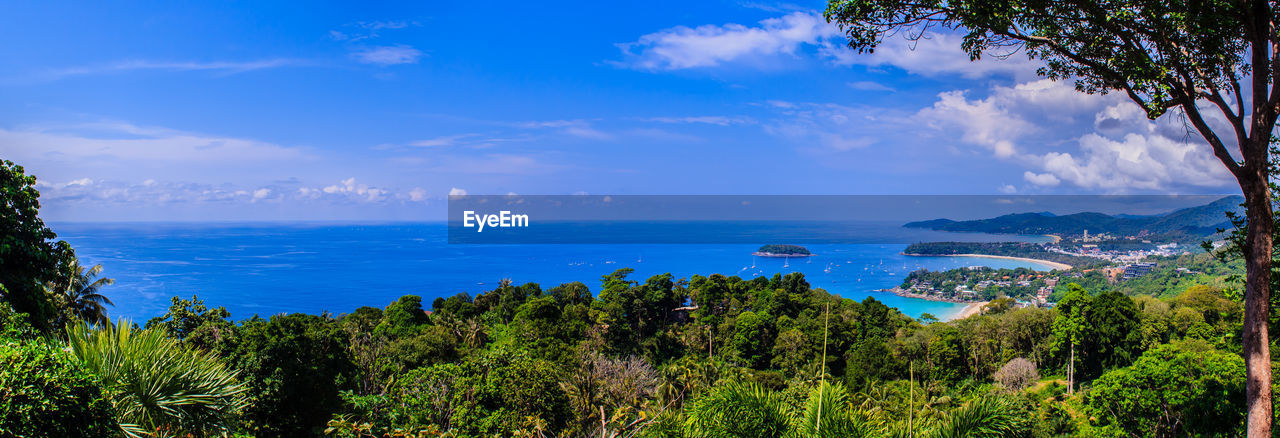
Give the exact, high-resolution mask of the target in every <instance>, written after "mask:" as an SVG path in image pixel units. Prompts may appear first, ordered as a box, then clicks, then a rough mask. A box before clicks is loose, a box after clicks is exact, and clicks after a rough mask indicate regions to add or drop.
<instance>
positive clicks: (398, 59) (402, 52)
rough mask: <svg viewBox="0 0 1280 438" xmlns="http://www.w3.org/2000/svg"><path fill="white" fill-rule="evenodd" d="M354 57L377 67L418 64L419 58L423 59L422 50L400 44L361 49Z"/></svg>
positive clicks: (353, 54)
mask: <svg viewBox="0 0 1280 438" xmlns="http://www.w3.org/2000/svg"><path fill="white" fill-rule="evenodd" d="M352 56H354V57H355V58H356V60H357V61H360V62H362V63H365V64H377V65H384V66H386V65H397V64H416V63H417V62H418V59H419V58H422V56H423V53H422V51H421V50H418V49H415V48H413V47H412V46H408V45H404V44H399V45H394V46H378V47H368V48H364V49H360V50H357V51H355V52H354V53H352Z"/></svg>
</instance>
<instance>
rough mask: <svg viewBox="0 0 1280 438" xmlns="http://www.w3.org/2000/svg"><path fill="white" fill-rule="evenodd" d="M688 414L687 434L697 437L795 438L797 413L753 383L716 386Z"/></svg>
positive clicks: (775, 396)
mask: <svg viewBox="0 0 1280 438" xmlns="http://www.w3.org/2000/svg"><path fill="white" fill-rule="evenodd" d="M685 415H686V420H685V429H686V430H687V431H688V435H689V436H692V437H697V438H721V437H723V438H729V437H741V438H750V437H760V438H771V437H791V436H795V433H794V431H795V429H796V424H795V423H796V421H795V420H796V415H795V412H793V410H792V409H791V407H790V406H788V405H787V403H786V401H785V400H783V399H782V397H781V396H779V395H778V394H777V393H775V392H773V391H770V390H768V389H765V388H763V387H761V386H760V385H756V384H753V383H748V384H743V383H730V384H727V385H723V386H719V387H716V388H714V389H712V390H711V391H710V392H709V393H707V394H706V395H704V396H702V397H699V398H698V399H697V400H695V401H694V402H693V404H692V405H690V406H689V407H688V411H687V412H686V414H685Z"/></svg>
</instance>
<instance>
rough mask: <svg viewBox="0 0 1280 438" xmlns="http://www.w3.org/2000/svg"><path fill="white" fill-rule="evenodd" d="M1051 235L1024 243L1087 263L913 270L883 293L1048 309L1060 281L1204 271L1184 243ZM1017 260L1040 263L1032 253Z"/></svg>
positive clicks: (1111, 281)
mask: <svg viewBox="0 0 1280 438" xmlns="http://www.w3.org/2000/svg"><path fill="white" fill-rule="evenodd" d="M1052 237H1053V239H1052V240H1051V241H1050V242H1049V243H1045V244H1040V245H1028V246H1033V247H1034V246H1039V247H1040V249H1042V250H1043V251H1044V254H1055V255H1059V256H1062V257H1065V258H1067V260H1089V262H1087V263H1080V262H1076V263H1074V264H1067V263H1057V262H1049V261H1048V260H1043V262H1044V263H1045V264H1050V263H1052V264H1051V265H1050V266H1052V269H1050V270H1035V269H1029V268H1017V269H993V268H989V267H984V266H969V267H964V268H959V269H952V270H947V271H929V270H918V271H915V272H912V273H910V274H909V275H908V276H907V277H906V278H904V280H903V282H902V284H901V285H899V286H896V287H894V288H891V289H887V290H885V291H886V292H892V293H894V294H897V295H899V296H903V297H911V298H920V299H928V300H934V301H946V302H955V303H970V304H981V303H987V302H990V301H992V300H996V299H1009V300H1012V301H1013V303H1012V304H1013V306H1015V307H1053V306H1054V304H1055V303H1056V301H1057V299H1058V298H1059V297H1060V296H1061V295H1062V293H1064V290H1063V289H1064V288H1065V285H1066V284H1070V283H1094V284H1104V285H1109V286H1118V285H1121V284H1125V283H1127V282H1131V281H1133V280H1139V279H1142V278H1143V277H1147V276H1150V275H1152V274H1153V273H1158V274H1159V275H1161V276H1177V277H1186V278H1192V277H1195V276H1198V275H1202V274H1204V272H1202V271H1200V270H1197V269H1196V267H1195V265H1196V263H1195V261H1196V260H1202V259H1204V258H1205V257H1207V256H1209V255H1208V254H1206V253H1205V252H1204V251H1201V250H1199V248H1196V250H1194V251H1193V250H1192V248H1191V247H1190V246H1188V245H1180V244H1179V243H1178V242H1153V241H1151V240H1149V239H1145V238H1144V237H1146V236H1120V235H1114V234H1111V233H1097V234H1090V233H1089V232H1088V231H1087V230H1085V231H1084V232H1083V233H1081V234H1080V235H1075V236H1067V237H1066V238H1062V237H1059V236H1052ZM1222 244H1223V242H1222V241H1217V242H1214V243H1213V244H1211V247H1219V246H1221V245H1222ZM931 255H942V254H931ZM957 255H959V254H957ZM976 255H982V254H976ZM1197 255H1198V256H1199V258H1197V257H1196V256H1197ZM1019 258H1021V259H1024V260H1037V261H1040V260H1039V259H1037V258H1035V257H1034V256H1032V257H1019Z"/></svg>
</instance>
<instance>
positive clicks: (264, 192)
mask: <svg viewBox="0 0 1280 438" xmlns="http://www.w3.org/2000/svg"><path fill="white" fill-rule="evenodd" d="M267 196H271V189H268V188H266V187H263V188H260V189H257V190H254V191H253V200H254V201H259V200H262V199H266V198H267Z"/></svg>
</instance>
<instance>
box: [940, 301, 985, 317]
mask: <svg viewBox="0 0 1280 438" xmlns="http://www.w3.org/2000/svg"><path fill="white" fill-rule="evenodd" d="M987 303H989V301H984V302H981V303H969V305H967V306H964V309H960V311H959V312H957V313H956V314H955V315H954V316H952V317H951V318H948V319H947V320H948V321H955V320H957V319H965V318H968V317H970V316H973V315H977V314H980V313H982V307H983V306H986V305H987Z"/></svg>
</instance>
